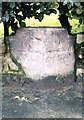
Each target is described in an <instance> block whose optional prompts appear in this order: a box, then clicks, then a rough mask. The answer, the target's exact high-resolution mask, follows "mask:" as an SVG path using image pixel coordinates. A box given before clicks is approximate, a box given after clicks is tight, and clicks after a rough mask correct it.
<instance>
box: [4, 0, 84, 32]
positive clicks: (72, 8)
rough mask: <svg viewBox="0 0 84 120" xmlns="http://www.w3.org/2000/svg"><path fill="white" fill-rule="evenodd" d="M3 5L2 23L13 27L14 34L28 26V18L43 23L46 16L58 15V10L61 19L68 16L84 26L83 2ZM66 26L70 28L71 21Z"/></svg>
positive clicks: (63, 21) (67, 0) (8, 3)
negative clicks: (26, 20)
mask: <svg viewBox="0 0 84 120" xmlns="http://www.w3.org/2000/svg"><path fill="white" fill-rule="evenodd" d="M3 4H4V8H5V9H4V8H3V10H4V14H3V17H2V21H3V23H5V22H6V23H7V26H8V27H9V26H11V28H12V30H13V31H14V32H16V30H17V29H18V27H25V26H26V24H25V19H26V18H32V17H33V16H34V18H35V19H38V20H39V21H40V22H41V21H42V20H43V19H44V14H46V15H50V14H51V13H55V14H56V13H57V10H59V17H60V16H61V17H62V18H61V19H64V18H63V17H64V16H67V17H68V18H70V19H73V18H75V19H78V20H79V23H80V24H82V25H83V24H84V3H83V2H73V1H72V0H64V2H7V3H4V2H3ZM63 15H64V16H63ZM59 20H60V19H59ZM67 20H68V19H67ZM52 22H53V21H52ZM60 22H61V20H60ZM63 24H65V20H62V26H63V27H64V26H65V25H63ZM66 25H67V26H68V27H70V25H69V21H67V24H66ZM68 27H66V28H68Z"/></svg>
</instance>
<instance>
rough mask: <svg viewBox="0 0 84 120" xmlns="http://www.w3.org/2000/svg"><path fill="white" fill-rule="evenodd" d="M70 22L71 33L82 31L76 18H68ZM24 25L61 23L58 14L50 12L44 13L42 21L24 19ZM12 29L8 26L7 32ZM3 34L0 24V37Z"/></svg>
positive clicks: (83, 27)
mask: <svg viewBox="0 0 84 120" xmlns="http://www.w3.org/2000/svg"><path fill="white" fill-rule="evenodd" d="M69 21H70V24H71V25H72V26H73V29H72V33H78V32H81V31H84V26H82V25H80V26H79V27H77V26H78V24H79V22H78V20H76V19H72V20H69ZM25 22H26V26H56V27H60V26H61V24H60V22H59V20H58V15H55V14H53V13H52V14H51V15H49V16H48V15H45V16H44V19H43V20H42V22H39V21H38V20H37V19H34V17H32V18H30V19H26V20H25ZM11 32H12V30H11V28H9V33H10V34H11ZM3 36H4V29H3V24H2V23H1V24H0V38H3Z"/></svg>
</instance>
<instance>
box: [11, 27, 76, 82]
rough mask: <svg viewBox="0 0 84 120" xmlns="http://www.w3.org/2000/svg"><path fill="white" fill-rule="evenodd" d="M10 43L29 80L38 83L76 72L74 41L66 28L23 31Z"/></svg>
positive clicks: (28, 29) (19, 31)
mask: <svg viewBox="0 0 84 120" xmlns="http://www.w3.org/2000/svg"><path fill="white" fill-rule="evenodd" d="M9 41H10V48H11V52H12V54H13V56H14V57H15V58H16V59H17V61H18V62H19V63H20V64H21V65H22V67H23V70H24V71H25V73H26V75H27V77H28V78H32V79H34V80H38V79H42V78H44V77H47V76H56V75H66V74H69V73H71V72H72V71H74V49H73V39H72V38H71V37H70V36H69V35H68V33H67V31H66V30H65V29H64V28H55V27H54V28H45V27H44V28H42V27H31V28H21V29H18V31H17V33H16V35H13V36H10V37H9Z"/></svg>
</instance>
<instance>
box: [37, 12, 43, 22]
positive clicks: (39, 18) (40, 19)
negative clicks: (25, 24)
mask: <svg viewBox="0 0 84 120" xmlns="http://www.w3.org/2000/svg"><path fill="white" fill-rule="evenodd" d="M43 18H44V15H43V14H42V13H39V14H38V16H37V19H38V20H39V21H40V22H41V21H42V20H43Z"/></svg>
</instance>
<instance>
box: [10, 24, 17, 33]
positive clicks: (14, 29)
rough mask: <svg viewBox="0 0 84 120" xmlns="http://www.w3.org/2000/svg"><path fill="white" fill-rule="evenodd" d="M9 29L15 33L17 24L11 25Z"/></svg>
mask: <svg viewBox="0 0 84 120" xmlns="http://www.w3.org/2000/svg"><path fill="white" fill-rule="evenodd" d="M11 29H12V30H13V31H15V32H16V30H17V29H18V26H17V22H15V23H13V24H12V25H11Z"/></svg>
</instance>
